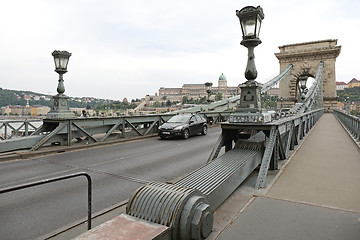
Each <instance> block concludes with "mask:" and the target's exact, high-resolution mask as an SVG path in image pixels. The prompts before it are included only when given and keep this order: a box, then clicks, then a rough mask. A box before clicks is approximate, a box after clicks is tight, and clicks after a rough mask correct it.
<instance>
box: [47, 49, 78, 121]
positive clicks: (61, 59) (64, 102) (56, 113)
mask: <svg viewBox="0 0 360 240" xmlns="http://www.w3.org/2000/svg"><path fill="white" fill-rule="evenodd" d="M52 56H53V57H54V62H55V72H57V73H58V74H59V81H58V86H57V89H56V90H57V92H58V94H57V95H55V96H53V98H54V105H53V108H52V109H51V111H50V112H48V114H47V117H48V118H56V119H58V118H73V117H75V114H74V113H73V112H71V111H70V109H69V103H68V99H69V97H68V96H66V95H65V94H64V92H65V86H64V79H63V75H64V74H65V73H67V65H68V62H69V58H70V56H71V53H69V52H67V51H57V50H56V51H54V52H52Z"/></svg>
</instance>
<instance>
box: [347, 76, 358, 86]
mask: <svg viewBox="0 0 360 240" xmlns="http://www.w3.org/2000/svg"><path fill="white" fill-rule="evenodd" d="M353 87H360V81H359V80H357V79H356V78H353V79H351V81H350V82H349V83H348V88H353Z"/></svg>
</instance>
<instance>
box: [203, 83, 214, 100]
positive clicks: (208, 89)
mask: <svg viewBox="0 0 360 240" xmlns="http://www.w3.org/2000/svg"><path fill="white" fill-rule="evenodd" d="M212 85H213V84H212V82H206V83H205V88H206V92H207V95H208V99H207V101H208V102H210V94H211V87H212Z"/></svg>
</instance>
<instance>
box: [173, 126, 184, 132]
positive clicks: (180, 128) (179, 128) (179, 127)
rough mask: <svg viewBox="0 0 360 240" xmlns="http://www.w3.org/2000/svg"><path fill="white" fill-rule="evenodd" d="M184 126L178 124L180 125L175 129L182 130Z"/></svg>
mask: <svg viewBox="0 0 360 240" xmlns="http://www.w3.org/2000/svg"><path fill="white" fill-rule="evenodd" d="M182 128H183V126H178V127H176V128H174V130H175V131H181V130H182Z"/></svg>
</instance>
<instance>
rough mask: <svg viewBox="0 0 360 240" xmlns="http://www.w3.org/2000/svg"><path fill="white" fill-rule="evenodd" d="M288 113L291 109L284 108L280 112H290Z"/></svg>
mask: <svg viewBox="0 0 360 240" xmlns="http://www.w3.org/2000/svg"><path fill="white" fill-rule="evenodd" d="M288 111H290V108H282V109H280V112H288Z"/></svg>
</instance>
